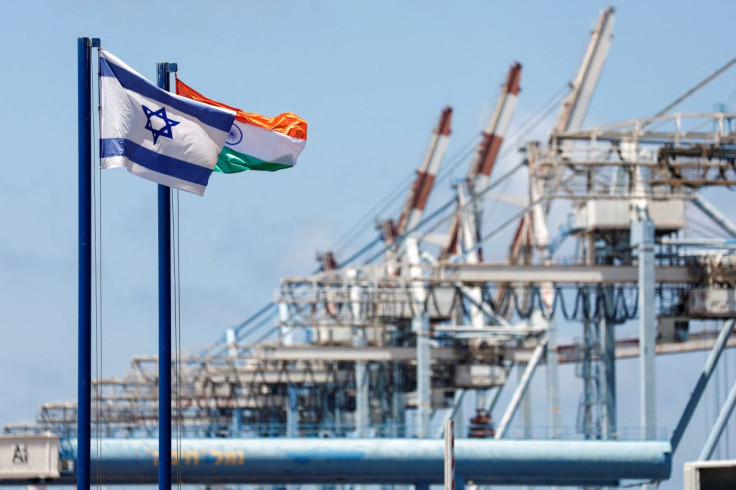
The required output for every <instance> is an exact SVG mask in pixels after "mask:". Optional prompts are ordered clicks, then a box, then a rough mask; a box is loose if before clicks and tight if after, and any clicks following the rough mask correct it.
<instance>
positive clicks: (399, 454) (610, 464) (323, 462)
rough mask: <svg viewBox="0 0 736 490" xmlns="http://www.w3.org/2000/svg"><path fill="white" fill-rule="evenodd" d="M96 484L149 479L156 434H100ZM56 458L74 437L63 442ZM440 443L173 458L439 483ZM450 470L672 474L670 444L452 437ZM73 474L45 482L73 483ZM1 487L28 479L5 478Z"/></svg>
mask: <svg viewBox="0 0 736 490" xmlns="http://www.w3.org/2000/svg"><path fill="white" fill-rule="evenodd" d="M97 444H98V447H99V448H100V452H99V453H97V452H95V453H94V454H93V461H92V465H91V468H92V469H93V470H92V471H97V470H95V469H94V468H98V466H97V463H98V461H96V460H95V459H94V457H95V456H96V455H97V454H101V455H102V457H101V460H100V461H99V463H101V468H103V471H102V472H100V474H99V475H97V474H96V475H95V478H97V477H99V483H100V484H103V485H112V484H115V485H124V484H153V483H155V482H156V479H157V464H158V448H157V442H156V440H155V439H138V440H129V439H102V440H100V441H98V442H97ZM61 448H62V454H61V458H62V460H67V459H71V458H73V457H74V455H75V454H76V442H75V441H72V440H64V441H61ZM443 457H444V455H443V441H442V440H441V439H434V440H432V439H426V440H417V439H409V440H407V439H339V440H337V439H278V438H269V439H183V440H182V441H181V454H180V455H178V456H177V455H175V456H174V457H173V458H172V460H173V462H174V466H179V465H180V468H176V467H175V468H174V469H173V471H172V474H174V475H176V474H177V471H178V470H179V469H181V472H180V476H181V479H182V483H183V484H185V485H189V484H198V485H201V484H219V485H224V484H258V485H263V484H266V485H268V484H309V483H324V484H363V483H365V484H368V483H375V484H413V483H415V482H416V481H426V482H429V483H433V484H441V483H442V481H443ZM455 459H456V472H457V474H458V475H462V476H463V478H464V479H466V480H472V481H473V482H475V483H476V484H493V485H516V484H519V485H522V484H531V485H573V486H617V482H618V481H620V480H623V479H646V480H664V479H667V478H669V476H670V473H671V470H672V460H671V453H670V445H669V443H667V442H654V441H647V442H622V441H590V442H583V441H534V440H532V441H495V440H491V439H489V440H464V439H458V440H457V441H456V443H455ZM75 476H76V475H74V474H73V472H69V473H66V474H63V475H62V476H61V477H60V478H58V479H47V480H45V481H44V484H45V485H56V484H58V485H69V484H71V483H73V482H74V479H75ZM0 484H2V485H26V484H28V485H31V484H37V481H36V482H35V483H32V481H31V479H28V480H22V481H21V480H2V481H0Z"/></svg>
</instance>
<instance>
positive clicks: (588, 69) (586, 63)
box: [553, 7, 616, 133]
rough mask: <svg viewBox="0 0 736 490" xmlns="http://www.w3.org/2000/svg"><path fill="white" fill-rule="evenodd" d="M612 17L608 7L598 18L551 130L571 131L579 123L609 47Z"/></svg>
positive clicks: (558, 131)
mask: <svg viewBox="0 0 736 490" xmlns="http://www.w3.org/2000/svg"><path fill="white" fill-rule="evenodd" d="M615 17H616V16H615V10H614V8H613V7H609V8H607V9H606V10H604V11H603V13H602V14H601V16H600V18H599V19H598V25H597V26H596V28H595V30H594V31H593V35H592V37H591V39H590V43H588V49H587V50H586V51H585V56H584V57H583V63H582V64H581V65H580V69H579V70H578V74H577V76H576V77H575V80H574V81H573V82H572V83H571V84H570V85H571V87H572V90H571V91H570V93H569V94H568V96H567V97H566V98H565V101H564V102H563V104H562V110H561V111H560V115H559V116H558V117H557V122H556V123H555V126H554V130H553V133H562V132H565V131H575V130H578V129H580V128H581V127H582V125H583V120H584V119H585V115H586V114H587V112H588V107H589V106H590V101H591V100H592V99H593V93H594V92H595V87H596V86H597V85H598V79H599V78H600V75H601V72H602V71H603V65H604V63H605V62H606V57H607V56H608V50H609V49H610V47H611V40H612V39H613V23H614V20H615Z"/></svg>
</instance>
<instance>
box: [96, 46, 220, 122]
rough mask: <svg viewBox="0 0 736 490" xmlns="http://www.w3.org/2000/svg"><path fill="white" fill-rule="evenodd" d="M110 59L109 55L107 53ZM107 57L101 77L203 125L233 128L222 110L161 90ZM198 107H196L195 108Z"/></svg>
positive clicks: (101, 69) (101, 64)
mask: <svg viewBox="0 0 736 490" xmlns="http://www.w3.org/2000/svg"><path fill="white" fill-rule="evenodd" d="M105 56H106V57H109V56H110V55H109V53H105ZM106 57H100V76H101V77H112V78H117V80H118V82H120V85H121V86H122V87H123V88H125V89H127V90H130V91H132V92H136V93H138V94H140V95H142V96H143V97H146V98H149V99H152V100H155V101H157V102H159V103H160V104H162V105H168V106H170V107H172V108H174V109H176V110H177V111H179V112H183V113H184V114H188V115H190V116H192V117H196V118H197V119H199V120H200V121H202V122H203V123H205V124H207V125H209V126H212V127H214V128H216V129H219V130H220V131H225V132H228V131H230V127H231V126H232V117H231V116H229V115H228V114H226V113H224V112H223V111H222V110H217V109H213V107H212V106H210V105H208V104H205V103H203V102H199V101H194V100H192V99H183V98H181V97H180V96H177V95H174V94H171V93H169V92H166V91H163V90H160V89H159V88H157V87H156V86H154V85H152V84H151V83H150V82H149V81H148V80H146V79H145V78H143V77H141V76H140V75H138V74H137V73H135V72H133V71H131V70H128V69H126V68H125V67H123V66H120V65H118V64H116V63H113V62H111V61H110V60H109V59H107V58H106ZM193 106H196V107H193Z"/></svg>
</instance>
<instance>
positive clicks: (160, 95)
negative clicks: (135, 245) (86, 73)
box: [100, 49, 235, 196]
mask: <svg viewBox="0 0 736 490" xmlns="http://www.w3.org/2000/svg"><path fill="white" fill-rule="evenodd" d="M234 119H235V112H234V111H231V110H228V109H222V108H220V107H215V106H211V105H207V104H203V103H201V102H196V101H194V100H191V99H186V98H184V97H180V96H178V95H176V94H172V93H169V92H166V91H165V90H162V89H160V88H158V87H157V86H155V85H154V84H152V83H151V82H149V81H148V80H146V79H145V78H143V76H141V75H140V74H139V73H138V72H136V71H135V70H133V69H132V68H130V67H129V66H128V65H126V64H125V63H123V62H122V61H121V60H120V59H118V58H117V57H115V56H114V55H112V54H111V53H110V52H109V51H106V50H103V49H100V165H101V166H102V168H113V167H121V166H123V165H124V166H125V167H126V168H127V169H128V171H129V172H131V173H133V174H135V175H138V176H140V177H143V178H144V179H148V180H152V181H154V182H158V183H159V184H163V185H166V186H169V187H174V188H176V189H181V190H183V191H187V192H192V193H194V194H197V195H200V196H201V195H203V194H204V191H205V188H206V187H207V181H208V180H209V178H210V175H211V174H212V169H213V168H214V167H215V164H216V163H217V155H219V153H220V151H221V150H222V147H223V145H224V144H225V140H226V139H227V135H228V132H229V131H230V128H231V127H232V125H233V121H234Z"/></svg>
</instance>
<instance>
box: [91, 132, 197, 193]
mask: <svg viewBox="0 0 736 490" xmlns="http://www.w3.org/2000/svg"><path fill="white" fill-rule="evenodd" d="M119 156H123V157H126V158H127V159H128V160H130V161H131V162H133V163H137V164H138V165H140V166H141V167H145V168H147V169H149V170H153V171H154V172H158V173H160V174H164V175H169V176H171V177H175V178H177V179H181V180H185V181H187V182H191V183H193V184H198V185H202V186H207V181H208V180H209V178H210V175H211V174H212V169H209V168H206V167H200V166H199V165H194V164H192V163H188V162H185V161H184V160H179V159H178V158H173V157H170V156H167V155H162V154H161V153H156V152H155V151H152V150H149V149H148V148H144V147H142V146H140V145H138V144H136V143H133V142H132V141H130V140H128V139H123V138H105V139H101V140H100V158H107V157H119Z"/></svg>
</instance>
